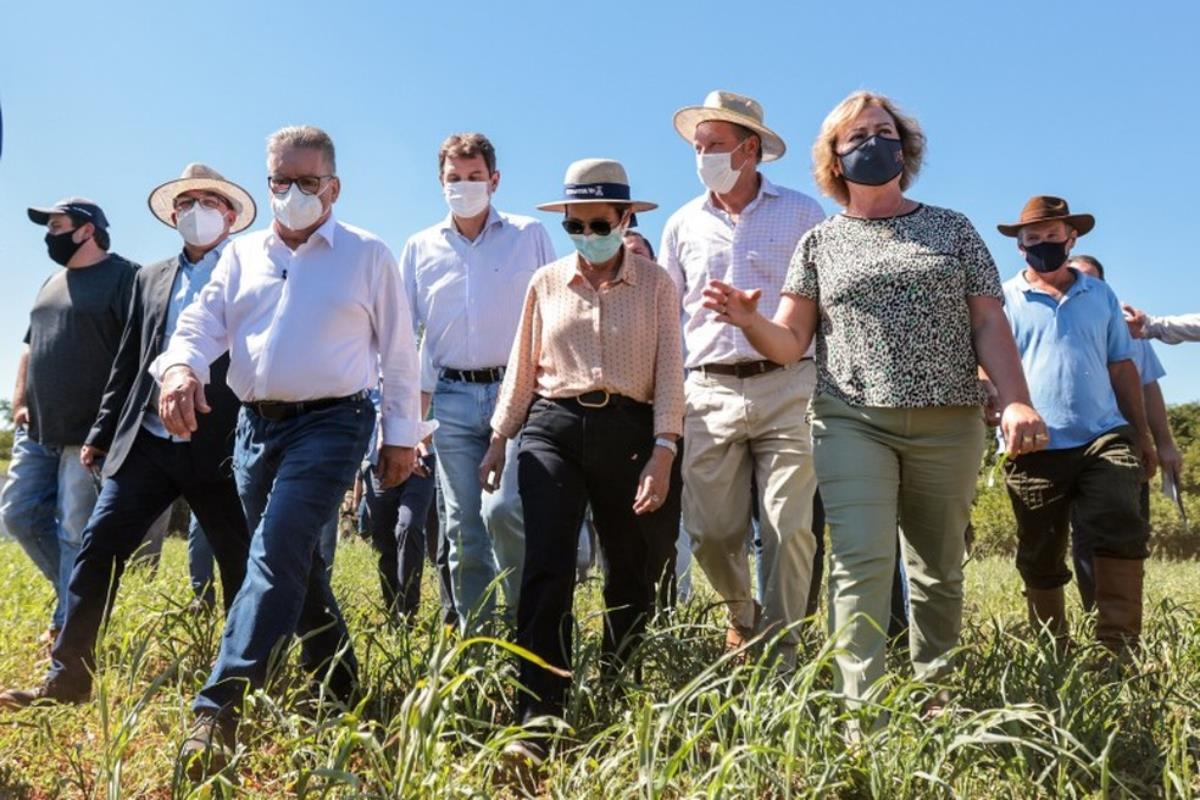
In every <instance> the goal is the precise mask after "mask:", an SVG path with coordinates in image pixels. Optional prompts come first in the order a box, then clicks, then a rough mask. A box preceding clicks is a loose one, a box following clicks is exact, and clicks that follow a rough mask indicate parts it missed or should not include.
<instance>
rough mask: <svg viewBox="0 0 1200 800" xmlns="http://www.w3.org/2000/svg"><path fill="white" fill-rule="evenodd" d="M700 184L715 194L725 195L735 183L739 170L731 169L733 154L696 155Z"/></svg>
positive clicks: (739, 173) (740, 172)
mask: <svg viewBox="0 0 1200 800" xmlns="http://www.w3.org/2000/svg"><path fill="white" fill-rule="evenodd" d="M696 174H697V175H699V176H700V182H701V183H703V184H704V185H705V186H707V187H708V188H709V189H710V190H712V191H714V192H716V193H717V194H725V193H726V192H728V191H729V190H730V189H732V188H733V185H734V184H735V183H737V180H738V177H740V176H741V174H742V171H741V170H740V169H734V168H733V153H703V154H702V153H696Z"/></svg>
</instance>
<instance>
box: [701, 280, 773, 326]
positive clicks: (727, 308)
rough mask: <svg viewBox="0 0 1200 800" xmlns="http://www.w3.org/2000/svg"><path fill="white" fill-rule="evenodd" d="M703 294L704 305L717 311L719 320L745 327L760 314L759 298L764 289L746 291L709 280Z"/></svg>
mask: <svg viewBox="0 0 1200 800" xmlns="http://www.w3.org/2000/svg"><path fill="white" fill-rule="evenodd" d="M703 294H704V307H705V308H707V309H709V310H710V311H715V312H717V321H718V322H727V323H729V324H730V325H733V326H734V327H736V328H744V327H746V326H747V325H749V324H750V323H751V322H753V321H754V317H755V316H757V314H758V299H759V298H760V297H762V289H751V290H750V291H748V292H744V291H742V290H741V289H738V288H737V287H735V286H730V285H729V284H728V283H723V282H721V281H709V282H708V286H707V287H705V289H704V292H703Z"/></svg>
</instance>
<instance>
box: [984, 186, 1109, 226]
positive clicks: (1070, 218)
mask: <svg viewBox="0 0 1200 800" xmlns="http://www.w3.org/2000/svg"><path fill="white" fill-rule="evenodd" d="M1052 220H1062V221H1063V222H1065V223H1067V224H1068V225H1070V226H1071V227H1072V228H1074V229H1075V233H1076V234H1077V235H1079V236H1083V235H1084V234H1086V233H1087V232H1088V231H1090V230H1091V229H1092V228H1094V227H1096V218H1095V217H1093V216H1092V215H1091V214H1072V213H1071V207H1070V206H1069V205H1067V201H1066V200H1063V199H1062V198H1061V197H1051V196H1050V195H1046V194H1040V195H1038V196H1036V197H1031V198H1029V202H1027V203H1026V204H1025V207H1024V208H1022V209H1021V219H1020V220H1019V221H1017V222H1014V223H1012V224H1010V225H997V226H996V230H998V231H1000V232H1001V233H1002V234H1004V235H1005V236H1016V235H1017V234H1019V233H1020V232H1021V228H1024V227H1025V226H1026V225H1033V224H1035V223H1038V222H1050V221H1052Z"/></svg>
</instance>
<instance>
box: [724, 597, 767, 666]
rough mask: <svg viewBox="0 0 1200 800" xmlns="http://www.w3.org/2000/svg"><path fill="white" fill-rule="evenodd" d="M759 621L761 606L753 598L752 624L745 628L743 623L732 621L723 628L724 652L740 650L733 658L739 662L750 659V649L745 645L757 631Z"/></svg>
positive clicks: (760, 619) (760, 620)
mask: <svg viewBox="0 0 1200 800" xmlns="http://www.w3.org/2000/svg"><path fill="white" fill-rule="evenodd" d="M760 622H762V606H760V605H759V604H758V601H757V600H755V601H754V625H752V626H751V627H749V628H747V627H746V626H744V625H738V624H737V623H733V624H730V626H729V627H728V628H726V629H725V652H726V653H732V652H734V651H735V650H740V651H741V652H740V653H739V654H738V656H737V658H736V659H735V660H736V661H737V662H738V663H739V664H745V663H747V662H749V661H750V651H749V650H748V649H747V646H748V645H749V644H750V640H751V639H753V638H754V636H755V634H756V633H757V632H758V624H759V623H760Z"/></svg>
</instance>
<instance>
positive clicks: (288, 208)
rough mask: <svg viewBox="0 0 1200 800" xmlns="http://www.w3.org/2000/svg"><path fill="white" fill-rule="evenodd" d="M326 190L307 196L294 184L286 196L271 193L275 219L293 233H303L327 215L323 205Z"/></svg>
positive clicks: (327, 186) (272, 210)
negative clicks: (322, 197) (322, 200)
mask: <svg viewBox="0 0 1200 800" xmlns="http://www.w3.org/2000/svg"><path fill="white" fill-rule="evenodd" d="M329 186H332V184H328V185H326V187H325V189H328V188H329ZM325 189H322V190H321V191H320V192H317V193H316V194H305V193H304V192H302V191H300V187H299V186H297V185H296V184H294V183H293V184H292V185H291V186H290V187H289V188H288V190H287V194H285V195H282V196H280V195H277V194H275V193H273V192H272V193H271V212H272V213H273V214H275V219H277V220H279V224H280V225H282V226H283V227H285V228H287V229H289V230H293V231H302V230H304V229H305V228H308V227H310V226H311V225H312V224H313V223H315V222H316V221H317V220H319V219H320V218H321V215H322V214H323V213H325V208H324V206H322V205H321V195H322V194H324V193H325Z"/></svg>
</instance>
